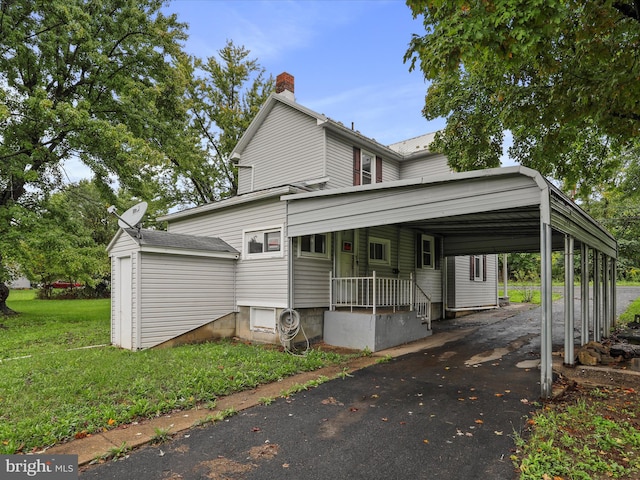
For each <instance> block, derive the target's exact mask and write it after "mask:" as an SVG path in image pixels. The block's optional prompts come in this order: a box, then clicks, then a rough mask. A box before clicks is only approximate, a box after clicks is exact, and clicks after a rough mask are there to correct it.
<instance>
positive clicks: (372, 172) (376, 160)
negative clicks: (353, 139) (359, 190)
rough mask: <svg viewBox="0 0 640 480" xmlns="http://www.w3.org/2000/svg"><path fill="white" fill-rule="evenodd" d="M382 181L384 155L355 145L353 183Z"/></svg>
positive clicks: (361, 183) (363, 183) (362, 183)
mask: <svg viewBox="0 0 640 480" xmlns="http://www.w3.org/2000/svg"><path fill="white" fill-rule="evenodd" d="M380 182H382V157H379V156H377V155H375V154H373V153H371V152H367V151H365V150H362V149H360V148H359V147H353V184H354V185H370V184H372V183H380Z"/></svg>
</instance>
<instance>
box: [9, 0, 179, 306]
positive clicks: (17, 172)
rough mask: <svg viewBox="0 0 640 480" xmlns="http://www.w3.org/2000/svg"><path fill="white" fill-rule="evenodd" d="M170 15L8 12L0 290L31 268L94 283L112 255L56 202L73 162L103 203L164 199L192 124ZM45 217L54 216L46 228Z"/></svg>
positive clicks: (138, 10) (133, 6) (91, 8)
mask: <svg viewBox="0 0 640 480" xmlns="http://www.w3.org/2000/svg"><path fill="white" fill-rule="evenodd" d="M162 5H163V1H162V0H122V1H121V0H52V1H47V2H33V1H31V0H15V1H9V2H2V14H1V15H0V52H2V55H0V252H1V253H0V282H3V281H6V280H7V279H9V278H10V277H11V276H14V275H15V274H16V273H17V270H18V267H21V266H22V265H21V263H22V261H23V260H25V262H29V263H30V265H29V266H28V268H27V270H28V271H29V272H30V273H31V274H33V275H38V276H43V275H45V274H46V275H47V276H48V275H49V273H50V274H51V276H53V275H54V274H55V275H64V276H65V277H71V278H73V279H80V278H82V279H83V281H84V282H85V283H88V284H93V283H94V282H95V281H96V278H99V277H100V276H101V275H102V274H103V273H104V268H103V267H102V265H104V261H105V258H106V257H105V254H104V251H103V250H104V248H102V251H101V248H95V245H94V244H92V243H91V242H88V241H87V239H88V237H85V238H82V236H81V235H77V236H76V238H72V237H73V235H71V234H72V233H73V232H74V230H72V229H70V226H71V227H75V226H77V222H76V221H72V220H73V219H71V218H68V217H63V218H61V219H57V218H55V217H54V215H53V212H54V211H56V210H57V211H58V213H59V212H60V209H59V208H56V205H55V199H54V198H49V196H50V194H52V193H53V192H55V191H56V189H58V188H60V187H61V185H63V184H64V183H65V177H66V174H65V167H66V165H65V162H67V161H69V160H75V161H80V162H82V163H84V164H85V165H86V166H87V167H89V168H90V169H91V171H92V173H93V174H94V179H93V181H94V183H95V185H96V186H97V188H99V189H100V191H101V193H102V194H104V193H105V192H111V190H112V184H113V182H114V180H116V181H117V183H118V184H119V185H120V187H122V188H125V187H126V188H128V189H129V190H130V191H131V192H132V193H133V194H134V195H138V196H139V197H141V198H155V197H156V196H158V194H159V193H161V192H160V190H159V186H158V182H156V181H155V180H156V178H157V176H158V174H159V173H161V171H162V169H161V167H162V165H163V164H164V163H165V162H166V153H165V149H164V146H165V145H167V144H171V143H172V140H171V139H172V138H174V139H176V138H177V139H182V138H183V136H182V135H181V132H182V130H184V128H180V127H181V125H186V124H187V123H188V117H187V115H186V112H185V111H184V109H182V108H181V107H180V102H179V101H178V100H179V99H180V98H181V97H180V95H181V94H182V92H181V91H180V89H177V88H176V86H179V85H181V84H184V79H183V77H181V75H180V71H179V69H178V68H177V65H179V62H180V60H181V58H182V57H183V56H184V55H183V54H182V51H181V42H182V41H184V40H185V39H186V34H185V25H183V24H180V23H179V22H178V21H177V19H176V17H175V16H173V15H172V16H166V15H164V14H163V13H162V10H161V9H162ZM182 91H184V88H183V90H182ZM173 143H175V142H173ZM43 202H48V204H47V205H46V206H45V205H43ZM59 206H60V207H61V206H62V205H59ZM43 209H44V210H46V211H47V212H48V215H44V217H43V219H42V221H41V222H39V221H38V220H39V218H38V215H39V214H40V213H41V212H42V210H43ZM95 218H96V219H102V218H104V217H103V216H102V215H97V216H96V217H95ZM87 221H89V219H88V218H86V219H85V222H87ZM56 227H58V231H55V228H56ZM60 230H64V231H60ZM98 231H103V230H102V229H98V230H97V231H96V232H94V234H95V233H97V232H98ZM39 236H41V237H42V238H36V237H39ZM92 238H93V242H94V243H95V242H97V243H101V242H102V241H101V240H99V239H97V238H94V237H93V236H92ZM103 246H104V243H102V247H103ZM46 248H51V249H52V252H51V253H50V252H46V251H45V250H43V249H46ZM25 249H26V250H27V251H25ZM74 252H75V253H74ZM23 254H24V255H23ZM25 256H26V257H27V258H26V259H25V258H23V257H25ZM45 265H46V266H47V267H46V268H45V267H44V266H45ZM64 265H66V267H64V268H62V267H63V266H64ZM45 270H47V271H48V273H47V272H45ZM63 270H67V271H63ZM89 270H91V271H92V273H93V274H92V275H88V274H86V272H88V271H89ZM65 279H66V278H65ZM2 303H4V302H2ZM2 307H3V305H2V304H1V303H0V309H1V308H2Z"/></svg>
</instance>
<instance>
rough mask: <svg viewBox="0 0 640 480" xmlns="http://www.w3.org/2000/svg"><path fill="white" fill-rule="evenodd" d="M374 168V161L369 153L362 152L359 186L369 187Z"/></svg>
mask: <svg viewBox="0 0 640 480" xmlns="http://www.w3.org/2000/svg"><path fill="white" fill-rule="evenodd" d="M375 168H376V163H375V160H374V159H373V155H371V154H370V153H369V152H362V157H361V163H360V185H370V184H371V183H372V182H371V178H375V176H373V177H372V173H374V169H375Z"/></svg>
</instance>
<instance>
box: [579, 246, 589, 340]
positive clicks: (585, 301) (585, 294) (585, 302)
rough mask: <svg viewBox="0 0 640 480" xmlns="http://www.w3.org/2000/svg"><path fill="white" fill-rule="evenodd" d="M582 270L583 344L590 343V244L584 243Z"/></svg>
mask: <svg viewBox="0 0 640 480" xmlns="http://www.w3.org/2000/svg"><path fill="white" fill-rule="evenodd" d="M580 256H581V257H582V258H581V264H582V265H581V272H580V290H581V292H582V293H581V295H580V316H581V317H582V332H581V333H582V337H581V345H586V344H587V343H589V246H588V245H587V244H586V243H583V244H582V251H581V254H580Z"/></svg>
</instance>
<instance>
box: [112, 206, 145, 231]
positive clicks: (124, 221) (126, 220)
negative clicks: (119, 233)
mask: <svg viewBox="0 0 640 480" xmlns="http://www.w3.org/2000/svg"><path fill="white" fill-rule="evenodd" d="M146 212H147V202H140V203H138V204H137V205H134V206H133V207H131V208H130V209H129V210H127V211H126V212H124V213H123V214H122V215H120V216H119V217H118V225H119V226H120V228H127V227H129V228H136V225H138V224H139V223H140V222H141V221H142V217H144V214H145V213H146Z"/></svg>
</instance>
